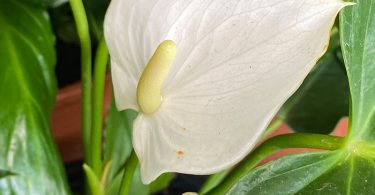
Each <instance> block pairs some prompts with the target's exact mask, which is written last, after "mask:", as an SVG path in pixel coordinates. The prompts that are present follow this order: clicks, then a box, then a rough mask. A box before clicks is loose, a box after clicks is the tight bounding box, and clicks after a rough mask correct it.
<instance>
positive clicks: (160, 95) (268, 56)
mask: <svg viewBox="0 0 375 195" xmlns="http://www.w3.org/2000/svg"><path fill="white" fill-rule="evenodd" d="M343 6H345V3H344V2H342V1H340V0H304V1H300V0H112V2H111V5H110V7H109V10H108V12H107V15H106V19H105V26H104V27H105V38H106V41H107V44H108V48H109V51H110V54H111V63H112V69H111V70H112V79H113V86H114V94H115V100H116V104H117V108H118V109H119V110H124V109H134V110H137V111H139V115H138V117H137V118H136V120H135V121H134V126H133V146H134V149H135V152H136V154H137V156H138V158H139V160H140V163H141V174H142V179H143V182H144V183H150V182H151V181H152V180H154V179H155V178H156V177H157V176H159V175H160V174H161V173H163V172H180V173H189V174H211V173H215V172H217V171H220V170H223V169H225V168H228V167H230V166H233V165H234V164H236V163H237V162H239V161H240V160H241V159H242V158H244V157H245V155H247V154H248V153H249V152H250V151H251V150H252V148H253V147H254V145H255V144H256V142H257V141H258V138H259V137H260V135H261V134H262V132H263V130H264V129H265V128H266V126H267V124H268V123H269V122H270V121H271V119H272V117H273V116H274V114H275V113H276V112H277V111H278V109H279V108H280V107H281V106H282V104H283V103H284V102H285V101H286V100H287V98H288V97H289V96H290V95H291V94H292V93H293V92H294V91H295V90H296V89H297V88H298V87H299V86H300V84H301V82H302V81H303V79H304V78H305V76H306V75H307V74H308V72H309V71H310V70H311V68H312V67H313V66H314V64H315V63H316V61H317V60H318V59H319V58H320V57H321V56H322V55H323V53H324V52H325V51H326V49H327V46H328V42H329V34H330V29H331V27H332V25H333V23H334V20H335V16H336V15H337V13H338V11H339V10H340V9H341V8H342V7H343Z"/></svg>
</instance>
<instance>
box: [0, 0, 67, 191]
mask: <svg viewBox="0 0 375 195" xmlns="http://www.w3.org/2000/svg"><path fill="white" fill-rule="evenodd" d="M0 28H1V30H0V107H1V110H0V121H1V123H0V146H1V147H0V156H1V158H0V170H5V171H9V172H12V173H14V174H15V175H16V176H12V177H6V178H4V179H2V180H0V191H1V193H2V194H62V195H63V194H69V192H68V190H67V184H66V181H65V173H64V172H63V168H62V163H61V161H60V157H59V156H58V155H57V150H56V146H55V143H54V141H53V139H52V135H51V132H50V115H51V110H52V107H53V105H54V100H55V94H56V81H55V77H54V64H55V52H54V36H53V34H52V32H51V27H50V24H49V19H48V15H47V13H46V11H45V10H44V9H43V8H38V7H36V6H33V5H29V4H27V3H24V1H19V0H12V1H2V2H1V4H0Z"/></svg>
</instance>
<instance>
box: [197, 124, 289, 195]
mask: <svg viewBox="0 0 375 195" xmlns="http://www.w3.org/2000/svg"><path fill="white" fill-rule="evenodd" d="M282 124H283V120H281V119H280V118H279V117H277V118H275V119H274V120H272V122H271V123H270V124H269V125H268V127H267V129H266V130H265V131H264V133H263V134H262V136H261V138H260V140H263V139H264V138H265V137H267V136H268V135H270V134H271V133H272V132H274V131H275V130H276V129H278V128H279V127H280V126H281V125H282ZM229 173H230V169H227V170H224V171H221V172H219V173H216V174H213V175H210V176H209V177H208V179H207V180H206V181H205V182H204V184H203V186H202V188H201V189H200V191H199V194H204V193H207V192H209V191H210V190H212V189H213V188H214V187H216V186H217V185H218V184H219V183H220V182H221V181H223V180H224V178H225V177H226V176H227V175H228V174H229Z"/></svg>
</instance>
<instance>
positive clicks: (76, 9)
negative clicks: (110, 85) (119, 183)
mask: <svg viewBox="0 0 375 195" xmlns="http://www.w3.org/2000/svg"><path fill="white" fill-rule="evenodd" d="M69 2H70V6H71V8H72V12H73V16H74V20H75V22H76V26H77V33H78V37H79V41H80V44H81V79H82V87H81V88H82V92H81V93H82V114H81V116H82V117H81V118H82V125H81V126H82V134H83V135H82V138H83V152H84V160H85V162H87V164H88V165H89V166H91V162H90V156H89V155H90V154H89V149H90V130H91V41H90V33H89V25H88V22H87V17H86V11H85V8H84V6H83V3H82V0H69Z"/></svg>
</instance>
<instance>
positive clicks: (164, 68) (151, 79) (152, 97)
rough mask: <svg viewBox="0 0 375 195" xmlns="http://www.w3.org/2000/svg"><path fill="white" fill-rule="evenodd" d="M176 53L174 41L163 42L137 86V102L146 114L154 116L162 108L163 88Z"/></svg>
mask: <svg viewBox="0 0 375 195" xmlns="http://www.w3.org/2000/svg"><path fill="white" fill-rule="evenodd" d="M176 51H177V47H176V44H175V43H174V42H173V41H171V40H166V41H163V42H162V43H161V44H160V45H159V46H158V48H157V49H156V51H155V53H154V55H153V56H152V57H151V59H150V61H149V62H148V64H147V65H146V67H145V69H144V70H143V73H142V75H141V78H140V79H139V82H138V86H137V102H138V105H139V107H140V110H141V112H143V113H144V114H152V113H154V112H155V111H157V110H158V108H159V107H160V105H161V103H162V95H161V87H162V85H163V82H164V80H165V78H166V77H167V75H168V72H169V70H170V68H171V65H172V63H173V61H174V59H175V57H176Z"/></svg>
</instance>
